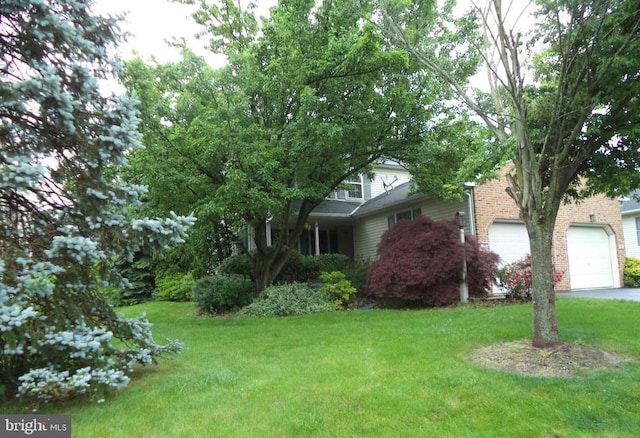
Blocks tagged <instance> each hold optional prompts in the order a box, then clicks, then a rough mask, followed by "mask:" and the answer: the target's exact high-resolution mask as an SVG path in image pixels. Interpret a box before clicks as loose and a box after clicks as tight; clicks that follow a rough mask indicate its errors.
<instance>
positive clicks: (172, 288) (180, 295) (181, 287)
mask: <svg viewBox="0 0 640 438" xmlns="http://www.w3.org/2000/svg"><path fill="white" fill-rule="evenodd" d="M195 283H196V281H195V279H194V278H193V274H192V273H191V272H188V273H186V274H183V273H175V274H171V275H168V276H166V277H163V278H159V279H157V280H156V291H155V294H154V297H155V299H157V300H160V301H190V300H191V289H192V288H193V286H194V285H195Z"/></svg>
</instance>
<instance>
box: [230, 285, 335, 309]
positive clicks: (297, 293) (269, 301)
mask: <svg viewBox="0 0 640 438" xmlns="http://www.w3.org/2000/svg"><path fill="white" fill-rule="evenodd" d="M333 310H335V306H334V304H332V303H331V302H329V300H328V299H327V297H326V295H325V294H324V293H322V292H320V291H318V290H316V289H312V288H310V287H309V286H308V285H306V284H302V283H289V284H282V285H279V286H271V287H269V288H267V289H265V290H263V291H262V292H261V293H260V295H259V296H258V298H257V299H256V300H255V301H254V302H253V303H251V304H249V305H248V306H247V307H245V308H243V309H242V310H240V312H239V314H240V315H244V316H291V315H304V314H308V313H318V312H331V311H333Z"/></svg>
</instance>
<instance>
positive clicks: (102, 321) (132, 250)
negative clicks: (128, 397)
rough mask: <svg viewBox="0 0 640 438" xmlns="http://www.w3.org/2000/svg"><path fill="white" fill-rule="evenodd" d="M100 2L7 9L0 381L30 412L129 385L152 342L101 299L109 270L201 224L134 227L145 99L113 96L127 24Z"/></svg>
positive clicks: (0, 168) (178, 220)
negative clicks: (103, 10) (134, 168)
mask: <svg viewBox="0 0 640 438" xmlns="http://www.w3.org/2000/svg"><path fill="white" fill-rule="evenodd" d="M91 6H92V1H75V0H48V1H42V0H3V1H2V5H1V7H0V96H1V97H0V151H1V153H0V257H1V259H0V350H1V352H2V354H1V355H0V385H2V386H3V387H4V392H5V395H6V396H7V397H14V396H17V397H20V398H21V399H24V400H26V401H31V402H34V403H41V402H53V401H57V400H61V399H68V398H72V397H75V396H77V395H81V394H85V395H96V396H97V395H98V394H100V393H101V392H102V391H103V390H106V389H110V388H121V387H123V386H125V385H126V384H127V383H128V381H129V378H128V377H127V373H128V372H129V371H130V370H131V369H132V367H133V366H134V365H135V364H137V363H142V364H149V363H152V362H154V361H155V358H156V357H158V356H159V355H161V354H162V353H166V352H176V351H179V349H180V345H179V343H177V342H170V343H169V344H167V345H165V346H160V345H158V344H156V343H155V342H154V341H153V339H152V336H151V332H150V324H149V323H148V322H147V320H146V319H145V317H144V316H142V317H140V318H137V319H133V320H124V319H121V318H120V317H119V316H118V315H117V314H116V312H115V311H114V309H113V308H112V307H111V305H109V304H108V302H107V300H106V298H105V297H104V296H103V294H102V293H101V292H100V291H101V289H102V288H105V287H108V286H109V285H112V286H119V287H125V286H126V284H127V280H126V279H125V278H117V277H115V276H114V275H112V271H113V270H112V269H111V267H112V261H113V260H114V259H115V258H118V257H119V258H121V259H122V260H126V261H128V262H132V261H133V257H134V254H136V253H138V252H141V253H144V252H149V251H151V250H153V249H154V248H160V247H163V246H166V245H170V244H175V243H177V242H180V241H182V239H183V238H184V236H185V233H186V230H187V229H188V227H189V226H190V225H191V224H192V223H193V222H194V219H193V218H190V217H182V216H177V215H172V216H171V217H169V218H153V219H149V218H142V219H131V218H130V217H129V215H128V213H129V211H130V207H131V206H136V205H137V204H139V197H140V195H141V194H143V193H144V191H145V188H144V187H142V186H135V185H126V184H123V183H122V182H121V180H120V179H119V178H118V173H119V171H120V170H121V169H122V168H123V167H125V166H126V165H127V157H128V155H129V154H130V153H131V151H132V150H133V149H134V148H137V147H138V146H139V144H140V135H139V134H138V132H137V127H138V116H137V109H136V102H135V101H134V100H133V99H131V98H129V97H126V96H116V95H113V94H109V93H107V92H105V91H104V90H103V89H101V87H100V86H99V84H100V81H101V80H104V79H108V78H110V77H112V76H113V74H114V73H115V72H117V70H118V65H117V64H116V63H115V62H111V61H109V60H108V50H110V49H111V48H113V46H114V45H116V44H118V42H119V41H120V40H121V32H120V30H119V28H118V25H117V22H118V19H117V18H114V17H99V16H96V15H93V14H92V8H91Z"/></svg>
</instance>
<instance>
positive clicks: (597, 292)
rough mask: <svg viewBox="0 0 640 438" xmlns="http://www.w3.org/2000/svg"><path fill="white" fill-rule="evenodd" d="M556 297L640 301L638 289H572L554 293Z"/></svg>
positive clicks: (639, 290)
mask: <svg viewBox="0 0 640 438" xmlns="http://www.w3.org/2000/svg"><path fill="white" fill-rule="evenodd" d="M556 296H558V297H580V298H599V299H605V300H626V301H640V289H631V288H615V289H607V288H603V289H574V290H567V291H558V292H556Z"/></svg>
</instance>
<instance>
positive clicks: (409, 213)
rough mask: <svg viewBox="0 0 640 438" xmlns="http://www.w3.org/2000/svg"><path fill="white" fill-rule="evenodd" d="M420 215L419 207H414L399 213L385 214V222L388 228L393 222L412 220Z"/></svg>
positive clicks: (391, 226)
mask: <svg viewBox="0 0 640 438" xmlns="http://www.w3.org/2000/svg"><path fill="white" fill-rule="evenodd" d="M420 216H422V210H421V209H420V208H414V209H413V210H404V211H401V212H399V213H395V214H392V215H389V216H387V224H388V226H389V229H391V228H393V226H394V225H395V224H397V223H398V221H401V220H407V221H414V220H416V219H417V218H419V217H420Z"/></svg>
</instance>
